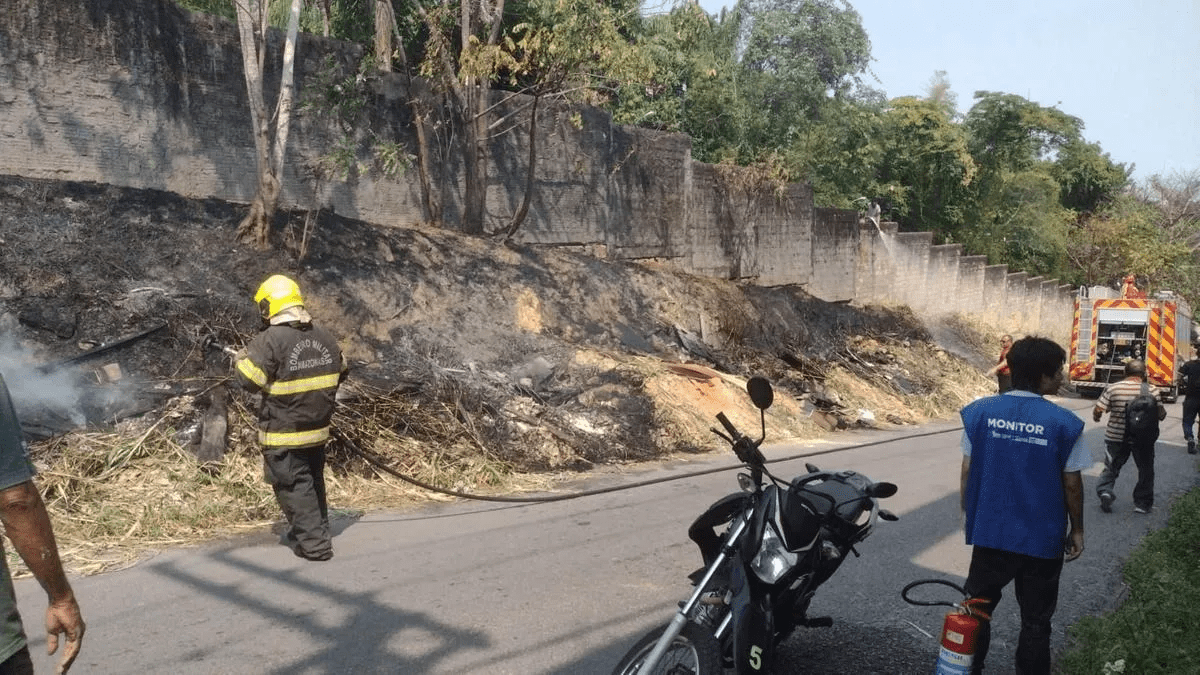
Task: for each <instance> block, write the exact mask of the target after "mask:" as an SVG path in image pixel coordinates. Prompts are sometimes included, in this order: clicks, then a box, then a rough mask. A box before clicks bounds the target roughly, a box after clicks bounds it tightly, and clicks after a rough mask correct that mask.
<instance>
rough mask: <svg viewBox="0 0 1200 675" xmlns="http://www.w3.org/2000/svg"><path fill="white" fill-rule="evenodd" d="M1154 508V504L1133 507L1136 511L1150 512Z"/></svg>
mask: <svg viewBox="0 0 1200 675" xmlns="http://www.w3.org/2000/svg"><path fill="white" fill-rule="evenodd" d="M1153 510H1154V507H1152V506H1135V507H1133V512H1134V513H1150V512H1151V511H1153Z"/></svg>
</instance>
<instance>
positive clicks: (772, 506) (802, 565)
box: [613, 377, 898, 675]
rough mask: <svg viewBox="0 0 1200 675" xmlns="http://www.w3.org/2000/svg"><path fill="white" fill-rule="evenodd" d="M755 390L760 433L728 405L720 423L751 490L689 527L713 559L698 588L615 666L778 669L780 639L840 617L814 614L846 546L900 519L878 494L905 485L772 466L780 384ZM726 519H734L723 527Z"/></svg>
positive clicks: (639, 672) (637, 670)
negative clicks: (766, 449) (741, 427)
mask: <svg viewBox="0 0 1200 675" xmlns="http://www.w3.org/2000/svg"><path fill="white" fill-rule="evenodd" d="M746 390H747V393H748V394H749V395H750V400H751V401H752V402H753V403H754V405H755V406H756V407H757V408H758V409H759V411H760V413H759V414H760V417H761V421H762V435H761V437H760V438H759V439H758V440H757V441H756V440H753V439H751V438H749V437H746V436H743V435H742V434H741V433H740V432H739V431H738V430H737V429H736V428H735V427H734V426H733V424H732V423H731V422H730V421H729V418H728V417H726V416H725V414H724V413H723V412H722V413H718V414H717V421H719V422H720V423H721V426H723V427H724V429H725V433H722V432H721V431H720V430H718V429H716V428H715V427H714V428H712V432H713V433H715V434H717V435H718V436H720V437H721V438H723V439H725V441H727V442H728V443H729V444H730V445H731V447H732V448H733V452H734V454H736V455H737V458H738V460H740V461H741V462H742V464H744V465H745V466H746V468H747V469H749V473H739V474H738V476H737V480H738V484H739V486H740V488H741V490H742V491H741V492H738V493H733V494H730V495H728V496H726V497H724V498H722V499H721V500H719V501H717V502H716V503H715V504H713V505H712V506H711V507H709V509H708V510H707V511H705V512H704V513H703V514H702V515H701V516H700V517H699V518H697V519H696V521H695V522H694V523H693V524H692V526H691V527H690V528H689V529H688V535H689V537H691V539H692V540H693V541H694V542H696V544H697V546H699V547H700V552H701V555H702V557H703V558H704V563H705V566H704V567H702V568H700V569H698V570H696V571H695V572H693V573H692V574H691V575H690V576H689V578H690V580H691V581H692V583H693V584H694V587H693V590H692V593H691V595H690V596H689V597H688V599H687V600H686V601H684V602H681V603H680V605H679V611H678V612H676V613H675V616H674V618H673V619H672V620H671V621H670V622H669V623H667V624H665V625H664V626H660V627H658V628H655V629H654V630H651V631H650V632H649V633H647V634H646V635H645V636H643V637H642V638H641V639H640V640H638V641H637V643H636V644H634V646H633V647H632V648H631V649H630V650H629V651H628V652H627V653H626V654H625V656H624V657H623V658H622V659H621V661H620V663H619V664H618V665H617V667H616V668H615V669H614V670H613V675H652V674H662V675H684V674H687V673H690V674H692V675H715V674H718V673H724V672H726V671H727V670H732V671H733V672H734V673H736V674H737V675H743V674H746V673H762V672H769V671H770V666H771V663H772V658H773V656H774V653H775V648H776V647H777V646H778V645H779V644H780V643H782V642H783V641H784V640H785V639H786V638H787V637H788V636H789V635H790V634H791V633H792V631H794V630H795V629H796V628H797V627H798V626H806V627H819V626H831V625H833V620H832V618H830V617H810V616H808V607H809V603H810V602H811V601H812V598H813V595H814V594H815V593H816V591H817V589H818V588H819V587H820V586H821V584H823V583H825V581H827V580H828V579H829V578H830V577H831V576H833V574H834V572H836V571H837V570H838V568H839V567H840V566H841V564H842V561H843V560H845V558H846V556H847V554H849V553H853V554H854V555H855V556H858V555H860V554H859V553H858V551H857V550H856V549H855V545H856V544H858V543H859V542H861V541H863V540H864V539H866V538H867V536H868V535H869V534H870V533H871V531H872V529H873V528H874V527H875V523H876V522H877V519H880V518H881V519H883V520H888V521H895V520H898V517H897V516H896V515H894V514H892V513H891V512H889V511H886V510H884V509H881V508H880V506H879V501H878V500H879V499H883V498H887V497H891V496H892V495H894V494H896V486H895V485H893V484H892V483H882V482H880V483H876V482H873V481H872V480H871V479H869V478H867V477H866V476H864V475H862V474H859V473H855V472H854V471H837V472H831V471H822V470H820V469H819V468H817V467H816V466H814V465H812V464H807V465H806V467H805V468H806V470H807V471H808V473H806V474H804V475H801V476H798V477H796V478H793V479H792V480H791V481H790V482H784V481H782V480H780V479H778V478H776V477H775V476H773V475H771V473H770V472H769V471H767V469H766V466H765V464H766V460H765V458H764V457H763V454H762V452H761V451H760V450H759V446H760V445H762V442H763V440H764V439H765V438H766V410H767V408H769V407H770V406H771V403H772V402H773V401H774V392H773V390H772V388H771V384H770V382H768V381H767V380H766V379H765V378H762V377H752V378H750V380H749V381H748V382H747V383H746ZM764 476H765V477H766V478H768V479H770V480H769V482H768V481H764ZM717 528H726V529H725V530H724V536H723V537H722V536H719V535H717V534H716V533H715V530H716V529H717Z"/></svg>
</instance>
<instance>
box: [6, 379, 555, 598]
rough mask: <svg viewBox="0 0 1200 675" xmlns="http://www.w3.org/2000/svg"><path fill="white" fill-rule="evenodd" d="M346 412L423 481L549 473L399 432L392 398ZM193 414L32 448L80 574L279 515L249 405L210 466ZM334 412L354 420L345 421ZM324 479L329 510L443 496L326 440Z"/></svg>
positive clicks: (233, 416)
mask: <svg viewBox="0 0 1200 675" xmlns="http://www.w3.org/2000/svg"><path fill="white" fill-rule="evenodd" d="M354 410H357V412H353V411H352V410H351V409H350V408H345V409H344V412H343V413H342V416H343V419H341V420H338V422H339V424H340V425H341V426H342V427H343V428H352V429H353V432H352V434H351V435H352V437H353V438H355V439H356V440H355V442H356V443H362V447H363V450H365V451H368V452H371V453H372V454H373V455H374V456H376V457H377V458H378V459H379V460H380V461H382V462H384V463H385V464H386V465H388V466H392V467H394V468H395V469H396V470H398V471H400V472H402V473H404V474H407V475H410V476H413V477H415V478H417V479H418V480H421V481H423V482H426V483H429V484H433V485H436V486H439V487H442V488H445V489H447V490H458V491H467V492H478V493H488V492H506V493H508V492H520V491H525V490H541V489H546V487H547V486H548V485H549V484H550V483H551V482H552V480H553V477H552V476H547V475H519V474H516V473H514V472H513V471H511V469H510V468H509V467H508V466H506V465H505V464H504V463H503V462H500V461H497V460H495V459H494V458H491V457H489V456H488V455H487V454H486V453H479V452H474V451H473V447H472V445H471V444H469V443H458V444H453V443H450V444H430V443H423V442H421V441H419V440H415V439H414V438H412V437H411V436H401V435H400V434H399V433H397V431H396V430H395V428H394V425H395V415H398V414H405V415H406V416H407V417H408V419H409V420H410V421H411V420H413V419H421V418H420V417H419V416H418V415H414V414H413V411H412V410H409V409H406V408H405V407H404V406H403V405H402V404H397V403H394V402H393V403H388V402H386V401H383V400H381V399H379V398H371V399H368V400H367V402H366V404H365V406H364V405H357V406H354ZM364 410H367V411H369V413H370V414H364V413H363V411H364ZM194 415H195V411H194V410H193V401H192V400H191V399H190V398H188V397H182V398H179V399H175V400H174V402H173V403H172V404H171V405H170V407H169V408H168V409H166V410H165V411H163V412H162V413H161V414H160V415H159V416H158V417H157V419H143V420H140V421H130V422H127V423H124V424H122V425H120V426H118V427H117V428H115V429H113V430H111V431H105V432H95V431H92V432H74V433H69V434H65V435H62V436H58V437H55V438H53V439H50V440H48V441H44V442H41V443H37V444H35V445H34V446H33V448H32V456H33V459H34V463H35V465H36V466H37V467H38V472H39V475H38V478H37V484H38V487H39V489H40V490H41V492H42V495H43V498H44V500H45V501H46V506H47V509H48V510H49V512H50V518H51V521H52V522H53V524H54V531H55V536H56V538H57V540H58V546H59V552H60V554H61V557H62V559H63V563H64V565H65V566H66V567H67V569H68V570H70V571H71V572H73V573H75V574H83V575H88V574H96V573H99V572H104V571H110V570H114V569H120V568H122V567H126V566H128V565H130V564H133V563H134V562H136V561H137V560H139V559H141V558H143V557H145V556H146V555H148V554H151V553H153V552H155V551H158V550H161V549H163V548H167V547H175V546H188V545H194V544H197V543H199V542H203V541H207V540H212V539H215V538H220V537H225V536H230V535H236V534H239V533H244V532H248V531H255V530H264V529H266V528H268V527H269V526H270V525H271V523H272V522H274V521H275V520H276V519H278V518H280V517H281V516H280V512H279V508H278V506H277V505H276V503H275V498H274V495H273V494H272V492H271V489H270V487H269V486H268V485H267V484H266V483H265V482H264V480H263V469H262V459H261V456H260V454H259V451H258V448H257V447H256V444H255V442H254V441H253V439H254V438H255V431H254V426H253V421H252V418H251V415H250V413H249V411H248V410H246V409H245V408H244V407H241V406H235V407H234V408H233V409H232V410H231V412H230V415H229V419H230V433H229V441H230V445H229V448H228V450H227V453H226V455H225V457H224V459H223V460H222V461H221V462H219V463H215V464H206V465H205V464H201V463H200V462H199V461H197V459H196V458H195V456H194V455H193V454H192V453H191V452H190V451H189V450H188V449H187V448H185V447H184V446H183V445H181V444H180V440H179V434H177V433H176V430H177V427H178V426H180V425H181V424H182V423H185V422H186V421H187V420H188V419H190V418H192V417H194ZM345 415H353V416H354V417H355V418H357V419H355V420H354V422H353V424H351V423H350V421H349V420H348V419H346V418H345V417H344V416H345ZM427 423H428V421H427ZM447 436H450V434H447ZM367 439H369V440H367ZM326 483H327V489H328V494H329V503H330V507H331V508H339V509H352V510H365V509H378V508H403V507H407V506H412V505H414V504H417V503H420V502H427V501H430V500H443V499H444V500H449V499H452V497H449V496H445V495H440V494H438V493H436V492H430V491H428V490H423V489H420V488H417V487H415V486H413V485H411V484H409V483H407V482H404V481H402V480H400V479H398V478H395V477H393V476H392V475H390V474H388V473H386V472H383V471H380V470H378V469H376V468H374V467H372V466H371V465H369V464H368V463H367V462H365V461H364V460H362V459H361V457H359V456H357V455H355V454H353V453H351V452H350V451H349V450H348V449H347V448H346V446H345V445H344V444H339V443H337V442H334V443H332V444H331V445H330V450H329V455H328V466H327V469H326ZM7 554H8V562H9V566H10V568H11V569H12V570H13V573H14V575H15V576H26V575H28V571H27V569H26V568H25V566H24V563H23V562H21V560H20V558H19V557H18V556H17V555H16V554H15V552H13V551H12V550H11V547H9V549H8V551H7Z"/></svg>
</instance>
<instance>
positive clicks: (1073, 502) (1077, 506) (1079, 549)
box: [1062, 471, 1083, 561]
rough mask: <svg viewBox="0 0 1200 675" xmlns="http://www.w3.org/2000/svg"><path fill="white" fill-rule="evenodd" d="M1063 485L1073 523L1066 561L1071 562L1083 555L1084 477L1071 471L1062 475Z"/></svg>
mask: <svg viewBox="0 0 1200 675" xmlns="http://www.w3.org/2000/svg"><path fill="white" fill-rule="evenodd" d="M1062 483H1063V494H1064V496H1065V497H1064V500H1065V501H1066V505H1067V518H1068V519H1069V520H1070V521H1071V531H1070V532H1069V533H1068V534H1067V544H1066V551H1065V552H1066V558H1065V559H1066V560H1067V561H1071V560H1074V559H1076V558H1078V557H1079V554H1081V553H1083V477H1082V476H1081V475H1080V473H1079V472H1078V471H1070V472H1067V473H1064V474H1063V475H1062Z"/></svg>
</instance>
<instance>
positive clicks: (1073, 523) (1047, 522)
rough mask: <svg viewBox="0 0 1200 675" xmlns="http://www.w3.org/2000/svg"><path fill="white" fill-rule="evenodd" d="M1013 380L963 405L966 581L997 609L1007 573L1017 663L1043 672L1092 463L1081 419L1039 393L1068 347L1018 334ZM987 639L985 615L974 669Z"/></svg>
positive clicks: (1079, 547)
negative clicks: (1016, 628)
mask: <svg viewBox="0 0 1200 675" xmlns="http://www.w3.org/2000/svg"><path fill="white" fill-rule="evenodd" d="M1007 358H1008V363H1009V366H1010V367H1011V369H1012V378H1013V389H1012V390H1011V391H1009V392H1007V393H1004V394H1000V395H997V396H990V397H987V398H983V399H980V400H977V401H975V402H973V403H971V404H969V405H967V406H966V407H965V408H963V409H962V412H961V415H962V421H963V436H962V451H963V460H962V478H961V486H960V494H961V499H962V508H963V511H964V512H965V514H966V524H965V527H964V530H965V534H966V541H967V544H968V545H969V546H972V549H971V566H970V570H969V571H968V572H967V581H966V584H965V587H964V588H965V590H966V592H967V595H968V596H970V597H972V598H980V599H982V600H983V601H984V602H983V603H982V607H981V609H982V610H983V611H984V612H986V613H987V614H989V615H991V613H992V612H993V611H994V610H995V608H996V605H997V604H998V603H999V602H1000V598H1001V596H1002V591H1003V589H1004V587H1005V586H1007V585H1008V584H1009V582H1015V589H1016V599H1017V605H1018V606H1019V607H1020V610H1021V633H1020V636H1019V638H1018V641H1017V653H1016V670H1017V672H1018V673H1024V674H1027V675H1034V674H1048V673H1049V672H1050V633H1051V618H1052V617H1053V616H1054V610H1055V609H1056V608H1057V606H1058V586H1059V578H1060V576H1061V575H1062V567H1063V563H1064V562H1065V561H1070V560H1075V559H1076V558H1078V557H1079V555H1080V554H1081V553H1083V478H1082V477H1081V473H1080V472H1081V471H1082V470H1083V469H1084V468H1087V467H1088V466H1090V465H1091V457H1090V455H1089V453H1088V452H1087V449H1086V447H1085V445H1084V443H1083V442H1082V438H1083V420H1081V419H1079V417H1078V416H1077V415H1076V414H1075V413H1073V412H1071V411H1070V410H1067V409H1066V408H1063V407H1061V406H1059V405H1057V404H1055V403H1053V402H1051V401H1048V400H1046V399H1045V398H1043V397H1044V395H1046V394H1053V393H1057V392H1058V389H1059V388H1060V387H1061V386H1062V382H1063V364H1065V363H1066V360H1067V354H1066V351H1065V350H1063V348H1062V347H1061V346H1060V345H1058V344H1057V343H1055V342H1053V341H1052V340H1048V339H1046V338H1040V337H1024V338H1021V339H1020V340H1018V341H1017V342H1016V343H1014V344H1013V345H1012V348H1011V349H1010V350H1008V354H1007ZM990 642H991V632H990V624H989V622H987V621H984V622H983V624H982V627H981V630H980V633H979V636H978V641H977V643H976V650H975V660H974V662H973V664H972V670H971V672H972V673H981V672H983V665H984V660H985V658H986V657H987V652H988V646H989V644H990Z"/></svg>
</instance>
